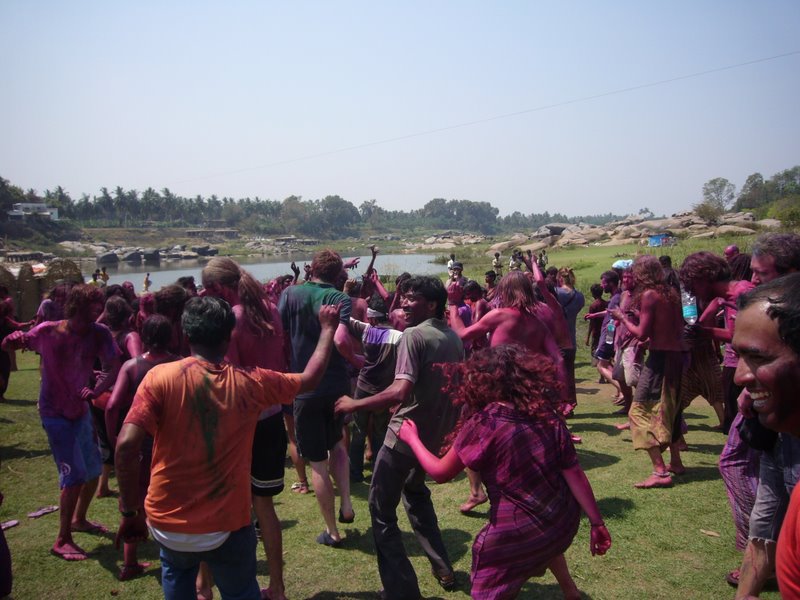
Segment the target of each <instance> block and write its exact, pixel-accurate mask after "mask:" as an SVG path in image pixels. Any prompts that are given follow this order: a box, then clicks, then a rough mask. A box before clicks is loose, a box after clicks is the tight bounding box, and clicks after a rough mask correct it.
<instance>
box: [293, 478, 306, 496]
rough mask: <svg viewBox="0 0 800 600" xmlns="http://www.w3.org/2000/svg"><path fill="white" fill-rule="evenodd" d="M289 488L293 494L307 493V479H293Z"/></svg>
mask: <svg viewBox="0 0 800 600" xmlns="http://www.w3.org/2000/svg"><path fill="white" fill-rule="evenodd" d="M291 490H292V491H293V492H294V493H295V494H307V493H308V479H306V480H305V481H295V482H294V483H293V484H292V487H291Z"/></svg>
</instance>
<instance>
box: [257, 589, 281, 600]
mask: <svg viewBox="0 0 800 600" xmlns="http://www.w3.org/2000/svg"><path fill="white" fill-rule="evenodd" d="M261 600H286V593H285V592H284V591H283V590H273V589H272V588H261Z"/></svg>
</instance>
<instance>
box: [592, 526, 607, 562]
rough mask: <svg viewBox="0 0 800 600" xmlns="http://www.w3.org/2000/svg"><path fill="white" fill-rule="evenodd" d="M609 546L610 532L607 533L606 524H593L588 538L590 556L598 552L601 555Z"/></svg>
mask: <svg viewBox="0 0 800 600" xmlns="http://www.w3.org/2000/svg"><path fill="white" fill-rule="evenodd" d="M609 548H611V534H610V533H608V529H606V526H605V525H598V526H597V527H594V526H593V527H592V531H591V534H590V539H589V550H591V552H592V556H596V555H598V554H599V555H600V556H602V555H603V554H605V553H606V552H608V549H609Z"/></svg>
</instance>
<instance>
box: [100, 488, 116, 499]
mask: <svg viewBox="0 0 800 600" xmlns="http://www.w3.org/2000/svg"><path fill="white" fill-rule="evenodd" d="M97 497H98V498H116V497H117V490H112V489H111V488H106V489H104V490H97Z"/></svg>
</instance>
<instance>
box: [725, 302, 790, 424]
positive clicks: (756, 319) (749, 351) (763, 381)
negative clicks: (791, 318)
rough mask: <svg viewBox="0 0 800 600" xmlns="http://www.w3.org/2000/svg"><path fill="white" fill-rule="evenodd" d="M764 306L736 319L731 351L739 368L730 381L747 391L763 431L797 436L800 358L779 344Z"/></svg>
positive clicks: (741, 313) (774, 322) (758, 305)
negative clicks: (767, 429) (736, 359)
mask: <svg viewBox="0 0 800 600" xmlns="http://www.w3.org/2000/svg"><path fill="white" fill-rule="evenodd" d="M768 306H769V303H768V302H766V301H762V302H757V303H755V304H752V305H750V306H748V307H747V308H745V309H744V310H742V311H739V314H738V315H737V317H736V331H735V332H734V335H733V347H734V348H735V350H736V351H737V352H738V353H739V365H738V366H737V367H736V375H735V377H734V381H735V382H736V384H737V385H741V386H743V387H744V388H745V389H747V391H748V392H749V394H750V398H751V399H752V401H753V410H754V411H755V412H757V413H758V419H759V421H761V423H762V424H763V425H764V426H765V427H769V428H770V429H773V430H775V431H784V432H787V433H792V434H794V435H800V401H798V391H799V390H800V356H798V355H797V354H795V352H794V351H793V350H792V349H791V348H790V347H789V346H787V345H786V344H785V343H784V342H783V340H781V338H780V336H779V335H778V321H777V320H776V319H771V318H770V317H769V315H768V314H767V308H768Z"/></svg>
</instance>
